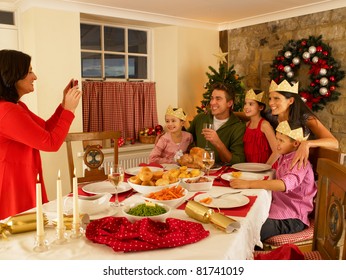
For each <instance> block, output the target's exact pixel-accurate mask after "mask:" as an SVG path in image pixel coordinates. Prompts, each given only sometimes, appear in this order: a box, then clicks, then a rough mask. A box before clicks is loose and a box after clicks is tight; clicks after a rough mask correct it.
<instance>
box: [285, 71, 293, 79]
mask: <svg viewBox="0 0 346 280" xmlns="http://www.w3.org/2000/svg"><path fill="white" fill-rule="evenodd" d="M286 75H287V77H288V78H292V77H293V76H294V73H293V72H292V71H290V72H288V73H287V74H286Z"/></svg>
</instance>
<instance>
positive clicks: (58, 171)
mask: <svg viewBox="0 0 346 280" xmlns="http://www.w3.org/2000/svg"><path fill="white" fill-rule="evenodd" d="M58 180H60V169H59V171H58Z"/></svg>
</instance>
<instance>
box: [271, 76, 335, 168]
mask: <svg viewBox="0 0 346 280" xmlns="http://www.w3.org/2000/svg"><path fill="white" fill-rule="evenodd" d="M269 107H270V110H268V111H266V112H265V114H264V117H265V118H266V119H267V120H268V121H269V122H270V124H271V125H272V126H273V128H274V129H276V127H277V126H278V124H279V123H280V122H282V121H289V122H292V123H300V124H301V126H302V127H304V131H305V133H306V135H308V134H310V137H309V139H308V140H307V141H304V142H303V143H301V145H300V146H299V148H298V150H297V152H296V154H295V156H294V158H293V160H292V164H291V167H293V166H294V165H295V164H296V163H298V168H300V167H301V166H302V164H304V166H305V165H306V164H307V163H308V157H309V149H310V148H313V147H324V148H330V149H338V148H339V142H338V140H337V139H336V138H335V137H334V136H333V134H332V133H331V132H330V131H329V130H328V129H327V128H326V127H325V126H324V125H323V124H322V123H321V122H320V120H319V119H318V118H317V117H316V116H315V115H314V114H313V113H312V112H311V110H310V109H309V107H308V106H306V104H305V103H304V102H303V100H302V99H301V97H300V95H299V94H298V83H295V84H293V85H291V84H290V83H289V82H288V81H286V80H284V81H282V82H281V83H280V84H276V83H275V82H274V81H272V82H271V84H270V88H269Z"/></svg>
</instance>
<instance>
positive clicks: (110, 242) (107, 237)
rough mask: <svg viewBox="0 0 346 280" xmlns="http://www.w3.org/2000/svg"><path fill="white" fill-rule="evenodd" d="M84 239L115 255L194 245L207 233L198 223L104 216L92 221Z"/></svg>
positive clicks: (169, 219) (170, 219) (173, 219)
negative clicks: (112, 251)
mask: <svg viewBox="0 0 346 280" xmlns="http://www.w3.org/2000/svg"><path fill="white" fill-rule="evenodd" d="M85 236H86V237H87V238H88V239H89V240H91V241H93V242H94V243H100V244H105V245H107V246H109V247H111V248H112V249H113V250H114V251H117V252H135V251H147V250H154V249H160V248H173V247H178V246H182V245H186V244H191V243H195V242H198V241H200V240H202V239H204V238H206V237H207V236H209V231H207V230H205V229H204V228H203V226H202V225H201V224H200V223H195V222H190V221H184V220H180V219H175V218H167V219H166V222H165V223H163V222H155V221H153V220H151V219H149V218H143V219H141V220H138V221H136V222H135V223H131V222H130V221H129V220H128V219H127V218H125V217H105V218H102V219H98V220H95V221H92V222H91V223H90V224H89V225H88V226H87V228H86V233H85Z"/></svg>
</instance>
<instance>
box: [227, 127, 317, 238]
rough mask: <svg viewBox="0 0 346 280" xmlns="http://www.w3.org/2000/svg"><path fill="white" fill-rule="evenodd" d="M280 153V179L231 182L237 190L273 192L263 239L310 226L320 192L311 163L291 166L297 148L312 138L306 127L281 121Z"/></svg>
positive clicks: (262, 234) (278, 133)
mask: <svg viewBox="0 0 346 280" xmlns="http://www.w3.org/2000/svg"><path fill="white" fill-rule="evenodd" d="M276 139H277V148H276V150H277V152H278V154H280V158H279V160H278V167H277V170H276V179H273V180H254V181H248V180H240V179H234V180H231V181H230V186H231V187H232V188H235V189H267V190H271V191H272V203H271V206H270V210H269V217H268V219H267V220H266V221H265V222H264V224H263V226H262V228H261V241H264V240H266V239H268V238H269V237H271V236H274V235H280V234H286V233H295V232H299V231H302V230H303V229H304V228H306V227H308V226H309V225H310V222H309V218H308V216H309V214H310V213H311V212H312V211H313V208H314V206H313V199H314V197H315V195H316V192H317V187H316V183H315V178H314V172H313V169H312V166H311V164H310V163H308V164H307V165H306V166H303V167H301V168H300V169H299V168H298V166H297V165H295V166H294V167H293V168H292V169H290V166H291V162H292V159H293V157H294V156H295V154H296V151H297V149H298V148H299V146H300V145H301V143H304V141H306V140H307V139H308V136H305V135H304V130H303V128H302V127H301V126H300V125H299V126H298V127H296V126H294V125H292V124H291V125H290V124H289V123H288V122H287V121H283V122H280V123H279V125H278V126H277V128H276Z"/></svg>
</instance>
